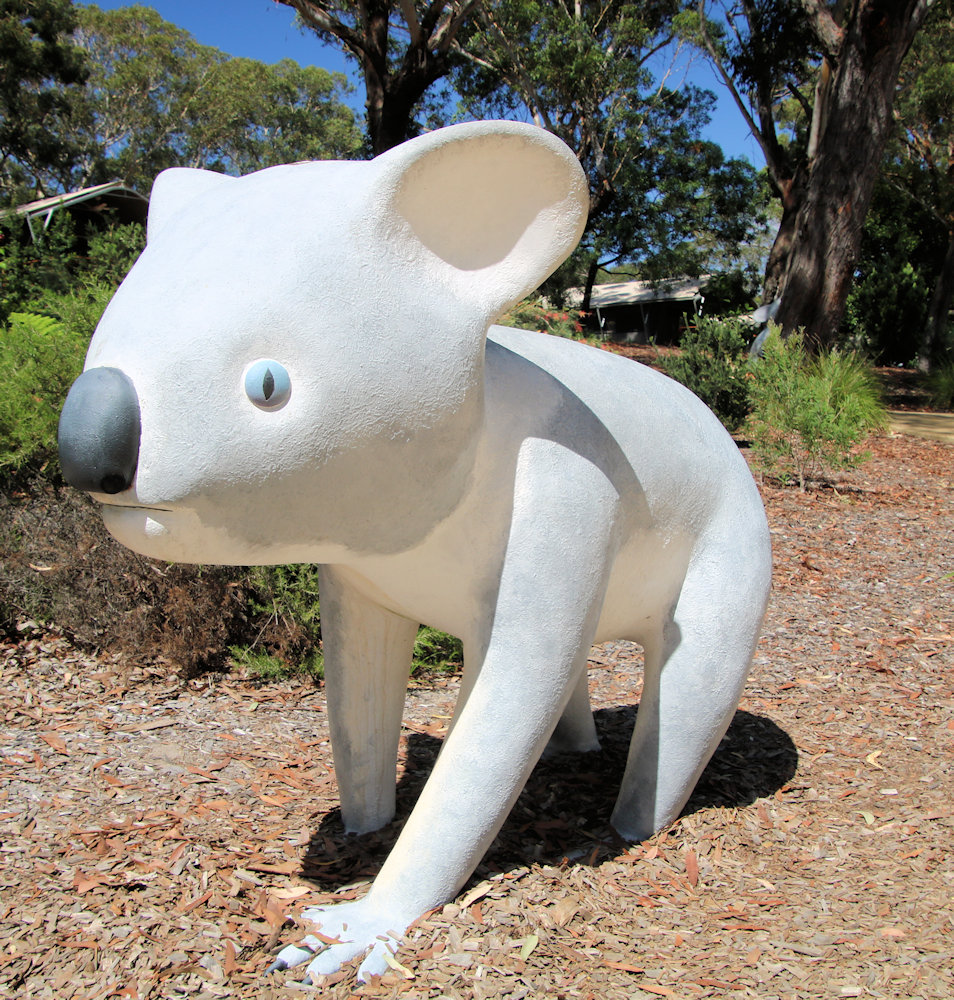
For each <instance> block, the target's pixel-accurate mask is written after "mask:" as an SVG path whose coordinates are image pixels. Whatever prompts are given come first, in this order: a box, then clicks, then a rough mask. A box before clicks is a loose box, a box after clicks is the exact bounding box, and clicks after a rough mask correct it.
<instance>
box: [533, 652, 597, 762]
mask: <svg viewBox="0 0 954 1000" xmlns="http://www.w3.org/2000/svg"><path fill="white" fill-rule="evenodd" d="M599 748H600V741H599V738H598V737H597V735H596V723H595V722H594V721H593V709H592V708H591V707H590V689H589V680H588V678H587V673H586V669H585V668H584V669H583V672H582V673H581V674H580V677H579V680H577V682H576V686H575V687H574V688H573V693H572V694H571V695H570V700H569V701H568V702H567V706H566V708H565V709H564V710H563V714H562V715H561V716H560V721H559V722H558V723H557V724H556V729H554V730H553V735H552V736H551V737H550V742H549V743H548V744H547V746H546V749H545V750H544V752H543V755H544V757H549V756H551V755H553V754H559V753H588V752H590V751H592V750H599Z"/></svg>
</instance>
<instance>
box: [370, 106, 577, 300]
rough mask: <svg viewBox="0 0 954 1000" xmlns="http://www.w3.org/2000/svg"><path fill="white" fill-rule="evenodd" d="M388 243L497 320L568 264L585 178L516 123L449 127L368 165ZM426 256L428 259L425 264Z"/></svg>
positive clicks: (547, 141)
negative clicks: (439, 269) (440, 273)
mask: <svg viewBox="0 0 954 1000" xmlns="http://www.w3.org/2000/svg"><path fill="white" fill-rule="evenodd" d="M375 165H376V166H377V167H379V169H380V170H381V181H380V185H381V186H380V187H377V188H376V190H375V192H374V197H375V200H376V201H377V203H378V204H379V205H382V206H383V208H382V211H383V213H384V218H383V219H382V222H383V223H384V225H385V226H386V227H387V229H388V230H389V236H390V237H391V239H392V240H393V239H401V240H404V241H406V242H407V243H408V245H409V248H410V249H411V250H412V252H413V250H414V249H417V250H418V251H419V250H422V249H423V250H425V251H428V252H429V253H428V254H426V255H425V256H427V257H429V260H430V264H431V266H434V265H435V264H436V262H435V261H434V260H433V257H437V258H439V259H440V260H441V261H443V262H444V263H445V264H447V265H449V266H450V268H452V269H453V272H452V280H453V282H454V284H456V285H457V286H458V287H462V288H463V289H464V290H465V292H466V293H469V294H472V295H473V297H474V298H475V299H476V300H477V301H479V302H480V303H481V304H482V305H483V306H485V307H486V308H487V311H488V313H489V314H491V315H494V316H495V315H497V314H499V313H500V312H502V311H503V310H505V309H507V308H508V307H509V306H510V305H512V304H513V303H514V302H517V301H519V300H520V299H521V298H523V296H524V295H526V294H527V293H529V292H531V291H532V290H533V289H534V288H536V287H537V285H539V284H540V282H541V281H543V280H544V279H545V278H547V277H549V275H550V274H552V273H553V271H554V270H555V269H556V268H557V266H558V265H559V264H560V263H562V261H564V260H565V259H566V257H567V256H568V255H569V254H570V252H571V251H572V250H573V248H574V247H575V246H576V244H577V242H578V241H579V239H580V236H581V235H582V233H583V227H584V225H585V224H586V214H587V208H588V205H589V194H588V188H587V182H586V176H585V175H584V173H583V170H582V168H581V167H580V164H579V161H578V160H577V158H576V157H575V156H574V155H573V153H572V152H571V150H570V149H569V148H568V147H567V146H566V145H565V144H564V143H563V142H561V141H560V140H559V139H558V138H556V136H554V135H552V134H551V133H550V132H547V131H545V130H544V129H541V128H537V127H536V126H533V125H526V124H523V123H520V122H472V123H467V124H463V125H453V126H451V127H449V128H444V129H440V130H438V131H436V132H431V133H430V134H428V135H425V136H421V137H419V138H417V139H411V140H410V141H409V142H406V143H403V144H402V145H400V146H396V147H394V148H393V149H391V150H388V152H386V153H384V154H382V155H381V156H379V157H378V158H377V160H375ZM430 255H433V256H430Z"/></svg>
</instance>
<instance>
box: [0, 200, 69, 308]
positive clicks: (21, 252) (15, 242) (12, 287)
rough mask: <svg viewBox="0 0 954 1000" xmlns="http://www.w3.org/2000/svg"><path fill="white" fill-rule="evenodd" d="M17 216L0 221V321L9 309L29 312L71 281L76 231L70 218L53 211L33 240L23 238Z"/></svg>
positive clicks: (63, 290) (66, 288)
mask: <svg viewBox="0 0 954 1000" xmlns="http://www.w3.org/2000/svg"><path fill="white" fill-rule="evenodd" d="M22 229H23V224H22V222H21V220H20V219H5V220H3V222H2V223H0V322H6V319H7V317H8V316H9V315H10V313H12V312H16V311H18V310H19V311H21V312H33V311H36V310H34V309H33V308H32V307H33V304H34V302H35V301H36V299H37V298H38V297H39V296H41V295H44V294H46V293H47V292H65V291H67V290H68V289H69V287H70V285H71V283H72V281H73V275H72V264H73V261H74V258H75V245H76V233H75V230H74V226H73V220H72V219H71V218H70V217H69V215H68V214H67V213H65V212H57V213H56V214H55V215H54V216H53V219H52V221H51V223H50V225H49V226H47V227H46V228H43V229H39V228H38V231H37V233H36V239H35V240H24V239H23V238H22V237H23V233H22Z"/></svg>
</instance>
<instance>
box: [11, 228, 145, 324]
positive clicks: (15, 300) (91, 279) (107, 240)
mask: <svg viewBox="0 0 954 1000" xmlns="http://www.w3.org/2000/svg"><path fill="white" fill-rule="evenodd" d="M21 235H22V234H21V225H20V223H19V222H18V221H17V222H10V221H8V222H6V223H5V224H3V225H2V226H0V323H2V322H4V321H5V320H6V318H7V317H8V316H9V315H10V313H11V312H16V311H19V312H38V313H47V314H49V315H51V316H54V317H56V318H58V319H61V320H63V322H64V323H65V325H66V326H67V327H72V325H73V322H74V320H75V322H76V323H79V324H82V326H83V328H84V329H86V330H88V336H89V335H92V332H93V328H94V327H95V325H96V323H97V322H99V316H100V315H101V314H102V310H103V309H104V308H105V306H106V303H107V302H108V300H109V298H110V296H111V295H112V293H113V292H114V291H115V289H116V288H117V287H118V286H119V284H120V282H121V281H122V280H123V278H125V277H126V274H127V272H128V271H129V269H130V268H131V267H132V266H133V264H134V263H135V262H136V258H137V257H138V256H139V254H140V253H142V250H143V248H144V246H145V241H146V234H145V230H144V229H143V227H142V226H140V225H137V224H135V223H130V224H129V225H116V226H108V227H107V228H105V229H102V230H94V229H91V230H90V231H89V232H87V233H77V232H76V227H75V226H74V223H73V220H72V218H71V217H70V215H69V213H67V212H57V213H56V214H55V215H54V216H53V219H52V221H51V223H50V225H49V226H48V227H46V228H45V229H39V228H38V229H37V234H36V240H35V241H33V240H26V241H25V240H23V239H21ZM84 247H85V252H84ZM83 309H85V310H87V315H86V316H85V317H83V316H81V315H80V312H79V311H81V310H83ZM97 310H98V312H97ZM91 321H92V322H91ZM76 333H77V336H79V335H80V332H79V331H78V330H77V331H76ZM88 336H87V339H88Z"/></svg>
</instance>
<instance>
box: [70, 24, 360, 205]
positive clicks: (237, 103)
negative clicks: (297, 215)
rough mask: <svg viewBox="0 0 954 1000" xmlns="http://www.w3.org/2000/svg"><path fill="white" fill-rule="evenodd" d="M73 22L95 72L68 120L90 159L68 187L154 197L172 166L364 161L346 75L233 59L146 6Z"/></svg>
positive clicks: (237, 168) (235, 170) (237, 170)
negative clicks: (128, 190)
mask: <svg viewBox="0 0 954 1000" xmlns="http://www.w3.org/2000/svg"><path fill="white" fill-rule="evenodd" d="M77 14H78V17H79V21H80V31H79V33H78V36H77V38H78V42H79V44H80V45H81V46H82V48H83V50H84V51H85V52H86V53H87V55H88V57H89V61H90V66H91V75H90V79H89V84H88V86H87V87H86V88H85V89H84V90H83V92H82V94H81V95H80V97H79V98H78V99H77V100H76V101H75V102H74V107H73V113H72V117H71V119H70V126H71V128H72V130H73V132H74V134H75V137H76V141H77V142H78V143H79V144H80V145H81V146H82V148H83V149H84V156H83V157H82V158H81V160H79V161H78V162H77V165H76V167H75V169H74V170H73V172H72V174H71V176H70V178H69V181H68V184H69V186H72V187H74V188H76V187H83V186H88V185H90V184H95V183H99V182H102V181H106V180H110V179H113V178H119V179H121V180H123V181H124V182H125V183H126V184H128V185H129V186H131V187H134V188H137V189H139V190H141V191H143V192H146V191H148V189H149V186H150V185H151V183H152V179H153V178H154V177H155V175H156V174H157V173H158V172H159V171H160V170H162V169H164V168H166V167H172V166H187V167H202V168H206V169H212V170H220V171H223V172H226V173H232V174H241V173H249V172H251V171H253V170H259V169H261V168H263V167H267V166H272V165H274V164H277V163H289V162H294V161H296V160H304V159H326V158H335V159H349V158H354V157H356V156H358V155H360V153H361V150H362V142H361V136H360V133H359V132H358V130H357V128H356V126H355V122H354V115H353V113H352V112H351V110H350V109H349V108H348V107H346V106H345V105H344V104H343V103H342V101H341V97H342V96H343V95H344V94H345V93H346V92H347V90H348V84H347V81H346V80H345V78H344V77H343V76H341V75H340V74H337V75H333V74H330V73H328V72H326V71H325V70H323V69H320V68H319V67H315V66H309V67H302V66H299V65H298V64H297V63H295V62H293V61H292V60H290V59H285V60H282V61H281V62H279V63H276V64H275V65H266V64H265V63H262V62H258V61H256V60H253V59H238V58H232V57H230V56H228V55H226V54H225V53H224V52H220V51H219V50H218V49H215V48H211V47H209V46H206V45H201V44H200V43H199V42H197V41H196V40H195V39H194V38H193V37H192V35H190V34H189V32H187V31H185V30H184V29H182V28H179V27H177V26H176V25H174V24H171V23H169V22H168V21H164V20H163V19H162V18H161V17H160V16H159V14H158V13H157V12H156V11H155V10H152V9H151V8H149V7H145V6H141V5H133V6H129V7H121V8H118V9H116V10H100V9H99V8H97V7H95V6H92V5H90V6H84V7H81V8H78V10H77ZM63 183H64V184H66V183H67V182H66V181H65V180H64V181H63Z"/></svg>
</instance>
